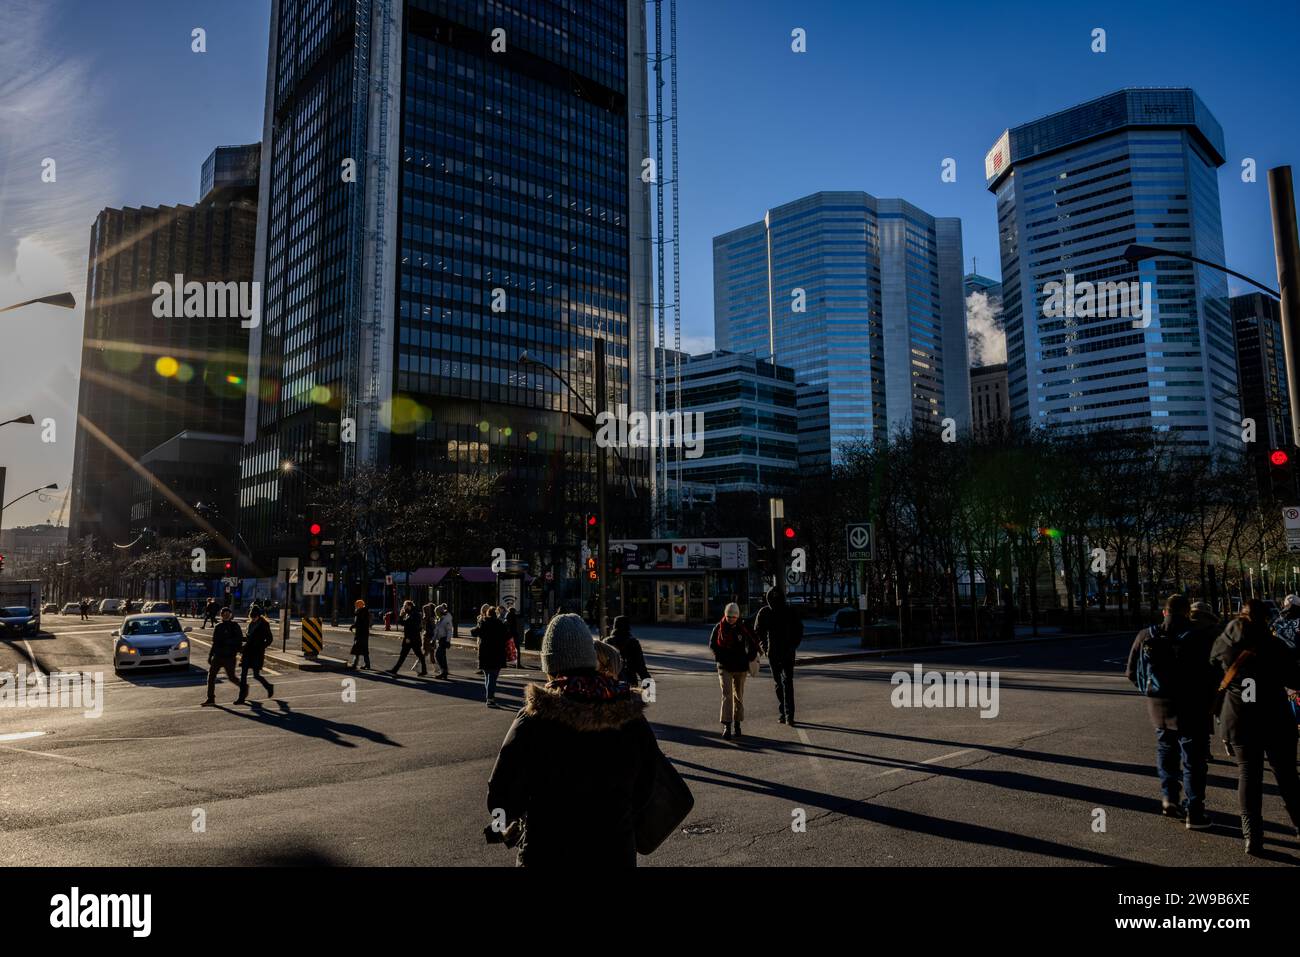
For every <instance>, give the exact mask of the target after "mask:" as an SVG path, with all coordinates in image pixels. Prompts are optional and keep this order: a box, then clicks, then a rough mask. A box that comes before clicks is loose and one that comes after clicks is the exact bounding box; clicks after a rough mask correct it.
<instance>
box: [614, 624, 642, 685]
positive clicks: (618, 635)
mask: <svg viewBox="0 0 1300 957" xmlns="http://www.w3.org/2000/svg"><path fill="white" fill-rule="evenodd" d="M605 640H606V641H607V642H609V644H611V645H613V646H614V648H615V649H617V651H618V653H619V654H620V655H622V656H623V671H622V673H620V674H619V676H618V677H619V680H620V681H626V682H627V683H628V684H630V685H640V684H641V682H642V681H644V680H645V679H646V678H649V677H650V669H649V668H647V667H646V663H645V654H644V652H642V651H641V642H639V641H637V640H636V639H635V638H633V637H632V632H631V631H630V630H626V629H623V628H616V629H615V630H614V633H613V634H612V635H610V636H609V637H608V638H606V639H605Z"/></svg>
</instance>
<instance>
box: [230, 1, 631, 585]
mask: <svg viewBox="0 0 1300 957" xmlns="http://www.w3.org/2000/svg"><path fill="white" fill-rule="evenodd" d="M644 50H645V21H644V9H643V5H642V4H641V3H640V2H637V0H589V2H584V3H581V4H555V3H551V2H547V0H522V2H516V3H511V4H504V5H499V4H492V5H487V6H486V7H485V6H484V5H483V4H481V3H469V2H466V0H359V2H358V0H275V2H274V3H273V4H272V16H271V42H270V53H269V64H268V83H267V100H266V113H265V135H264V149H263V156H262V163H263V175H262V201H263V203H264V204H265V205H264V207H263V215H262V218H261V220H260V222H259V229H258V260H257V270H258V278H259V279H260V280H262V282H263V285H264V289H265V296H266V305H265V321H264V322H263V325H262V327H261V329H260V330H258V332H257V333H256V334H255V335H254V337H253V340H252V342H251V344H250V368H251V369H252V378H253V379H254V380H255V381H254V382H253V383H252V386H253V387H252V388H250V390H249V404H248V418H247V421H246V428H245V449H244V455H243V465H242V468H243V478H242V493H241V510H242V514H243V531H244V534H245V537H246V538H247V539H248V540H249V541H250V542H251V543H253V547H254V548H255V549H257V550H259V551H260V552H261V553H262V554H264V555H266V554H270V553H281V554H298V553H299V552H301V551H302V546H303V542H302V540H301V539H302V535H303V533H302V531H301V522H300V518H301V516H302V515H303V514H304V504H305V501H306V498H307V497H309V496H310V495H311V492H310V489H311V485H310V483H308V484H305V485H304V484H302V483H299V482H296V481H293V480H285V477H284V473H282V470H281V466H282V463H284V462H286V461H288V462H293V463H294V464H295V466H297V467H299V468H300V469H301V470H302V471H304V472H306V473H308V475H309V476H310V477H311V478H314V479H315V480H316V481H318V482H325V483H330V482H334V481H337V480H339V479H340V478H341V477H342V476H344V475H346V474H347V473H348V472H349V471H350V470H351V469H354V468H359V467H365V466H376V467H380V468H397V469H404V468H415V467H420V468H429V469H433V470H439V471H446V472H455V471H461V472H482V471H487V472H490V473H492V474H495V475H498V476H501V478H502V480H503V481H505V482H507V483H508V485H509V488H510V490H511V491H510V493H509V494H508V495H503V497H502V507H503V508H506V507H513V506H518V507H520V508H524V509H529V510H531V511H530V514H531V515H532V520H531V521H530V522H529V523H528V524H527V528H528V531H529V533H530V534H531V535H533V540H532V541H530V542H524V543H512V545H518V546H521V547H522V551H523V554H522V555H521V557H522V558H523V559H524V560H532V559H534V558H536V559H537V560H538V561H539V562H540V563H541V564H542V565H545V566H548V567H550V566H551V565H552V563H555V564H560V563H563V564H564V565H565V567H566V568H570V569H574V572H573V573H574V574H575V575H576V561H577V555H578V552H577V548H578V545H579V544H580V542H581V540H582V534H583V532H582V521H583V514H584V512H586V511H590V509H591V507H592V505H593V503H594V501H595V490H594V454H593V448H594V444H593V441H592V439H591V437H590V433H589V432H588V431H587V429H586V428H585V427H584V426H583V425H582V424H581V422H580V421H579V420H578V419H575V418H574V417H572V416H571V415H570V414H569V413H571V412H581V411H582V410H583V407H582V404H581V403H580V402H579V401H578V400H576V399H574V398H573V397H572V396H571V395H570V393H569V391H568V389H567V388H566V386H565V384H564V383H563V382H561V381H559V380H558V379H557V378H556V377H555V376H553V375H552V374H551V373H549V372H547V371H545V370H544V369H543V368H542V367H541V366H539V365H533V364H530V365H521V364H520V363H519V361H518V359H519V354H520V352H521V351H523V350H527V351H528V352H529V353H530V354H531V355H533V356H535V357H537V358H539V359H541V360H543V361H545V362H547V363H549V364H550V365H551V366H553V367H554V368H555V369H556V370H558V371H559V373H560V374H561V375H562V376H563V377H564V378H566V379H567V380H568V382H569V383H570V384H571V385H572V386H573V388H574V389H575V390H576V391H577V392H579V393H580V394H582V395H583V396H584V397H585V398H587V399H588V400H589V401H590V400H591V398H592V396H593V392H594V368H593V361H592V360H593V340H594V339H595V338H597V337H602V338H604V339H605V341H606V342H607V344H608V345H607V354H608V384H609V399H608V405H609V407H610V408H613V407H615V406H617V405H619V404H623V405H629V406H631V407H633V408H640V409H646V410H649V409H650V408H651V401H652V396H651V395H650V392H649V388H650V378H649V370H650V363H651V361H652V357H651V348H650V341H649V332H650V325H649V321H648V316H649V312H648V309H649V305H650V298H651V297H650V296H649V295H648V292H647V285H646V284H647V281H648V278H649V244H648V242H647V236H648V234H649V223H648V212H647V210H648V197H649V192H648V190H649V188H650V187H649V186H647V185H646V184H645V183H643V182H642V180H641V176H640V171H641V160H642V158H643V157H646V156H648V155H649V153H648V152H647V143H648V121H647V109H646V83H645V71H646V62H645V56H644ZM629 459H630V461H631V465H632V468H633V470H634V472H635V473H636V474H635V478H636V480H637V481H639V482H642V483H645V482H648V481H649V479H648V476H649V474H650V470H649V467H648V464H647V463H648V459H647V458H646V457H645V456H640V457H638V456H637V455H632V456H629ZM610 468H611V474H617V471H616V467H615V465H614V464H613V463H611V465H610ZM616 486H618V483H615V482H611V486H610V487H611V495H614V494H616V493H617V491H618V488H617V487H616ZM619 487H621V486H619ZM644 498H645V501H646V503H647V504H648V501H649V496H648V495H646V496H644ZM484 560H485V561H486V558H485V559H484ZM535 567H536V566H535ZM559 574H560V575H563V574H565V572H564V571H563V570H561V571H560V572H559Z"/></svg>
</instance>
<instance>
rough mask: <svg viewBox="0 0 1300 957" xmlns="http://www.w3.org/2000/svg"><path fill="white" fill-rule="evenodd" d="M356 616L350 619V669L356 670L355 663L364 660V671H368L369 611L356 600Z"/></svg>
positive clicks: (360, 601) (361, 601) (364, 604)
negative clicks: (351, 635)
mask: <svg viewBox="0 0 1300 957" xmlns="http://www.w3.org/2000/svg"><path fill="white" fill-rule="evenodd" d="M354 607H355V608H356V614H355V615H354V616H353V618H352V634H353V635H354V637H353V639H352V651H351V652H350V654H351V655H352V664H351V666H350V667H351V669H352V670H353V671H355V670H356V667H357V662H359V661H361V660H362V659H365V662H366V670H367V671H369V670H370V609H369V608H367V607H366V603H365V602H364V601H363V600H362V599H360V598H358V599H357V600H356V604H355V606H354Z"/></svg>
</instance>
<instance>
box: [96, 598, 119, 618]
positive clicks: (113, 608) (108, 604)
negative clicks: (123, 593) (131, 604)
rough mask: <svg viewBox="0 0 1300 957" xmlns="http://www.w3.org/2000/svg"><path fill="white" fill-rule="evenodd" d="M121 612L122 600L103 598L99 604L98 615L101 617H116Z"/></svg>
mask: <svg viewBox="0 0 1300 957" xmlns="http://www.w3.org/2000/svg"><path fill="white" fill-rule="evenodd" d="M121 611H122V599H120V598H105V599H104V600H103V601H101V602H100V603H99V613H100V614H101V615H116V614H119V613H120V612H121Z"/></svg>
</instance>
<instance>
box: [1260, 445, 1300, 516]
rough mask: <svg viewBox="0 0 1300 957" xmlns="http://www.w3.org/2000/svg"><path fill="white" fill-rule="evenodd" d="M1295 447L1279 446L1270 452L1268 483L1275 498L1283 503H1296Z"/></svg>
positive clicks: (1298, 498)
mask: <svg viewBox="0 0 1300 957" xmlns="http://www.w3.org/2000/svg"><path fill="white" fill-rule="evenodd" d="M1294 451H1295V450H1294V449H1290V448H1277V449H1273V450H1272V451H1271V452H1269V453H1268V484H1269V489H1270V491H1271V492H1272V493H1273V500H1274V501H1275V502H1277V503H1279V504H1281V505H1295V504H1297V502H1298V501H1300V497H1298V496H1297V494H1296V483H1295V474H1294V471H1295V456H1294V454H1293V453H1294Z"/></svg>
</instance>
